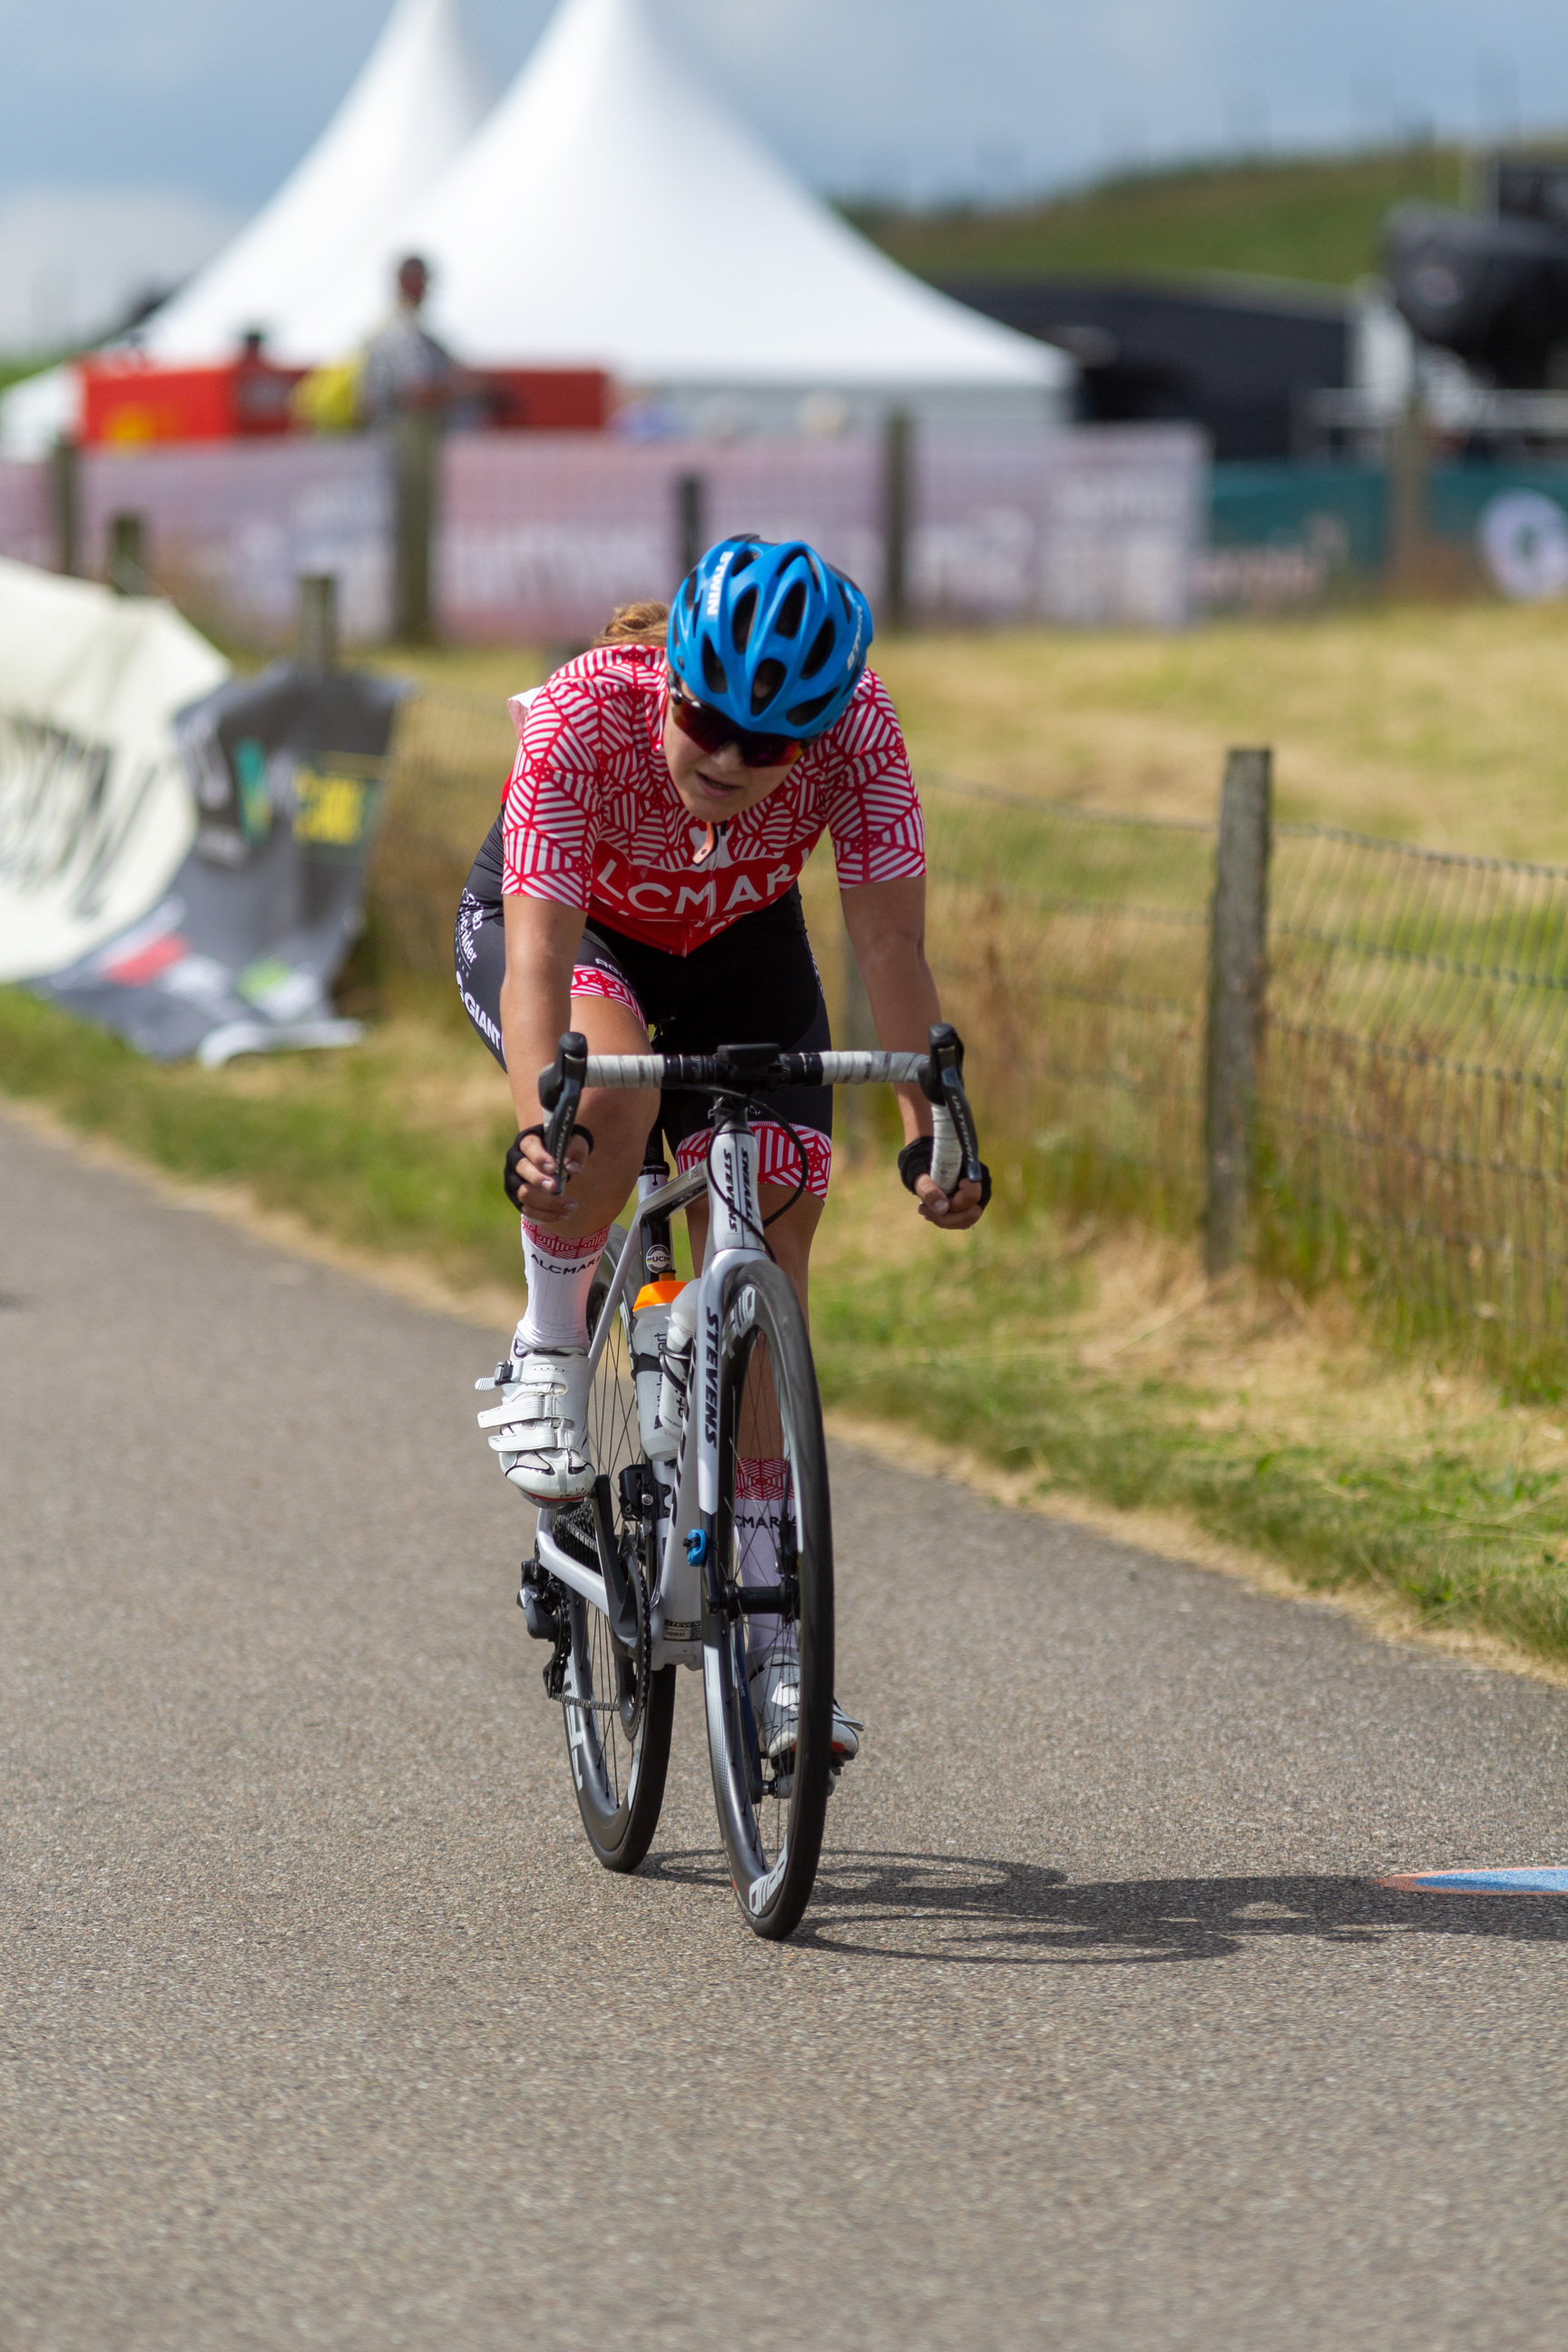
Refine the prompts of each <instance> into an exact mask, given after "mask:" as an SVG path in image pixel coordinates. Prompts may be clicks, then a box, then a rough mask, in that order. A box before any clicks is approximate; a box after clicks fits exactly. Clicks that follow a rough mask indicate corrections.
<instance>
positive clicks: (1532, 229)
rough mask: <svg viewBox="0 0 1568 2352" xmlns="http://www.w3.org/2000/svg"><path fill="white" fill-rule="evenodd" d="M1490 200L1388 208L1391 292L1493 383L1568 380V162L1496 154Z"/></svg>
mask: <svg viewBox="0 0 1568 2352" xmlns="http://www.w3.org/2000/svg"><path fill="white" fill-rule="evenodd" d="M1485 205H1486V209H1485V210H1484V211H1482V212H1479V213H1458V212H1450V211H1447V209H1445V208H1443V207H1441V206H1438V205H1398V206H1397V207H1396V209H1395V210H1394V212H1392V213H1391V214H1390V215H1389V216H1388V223H1387V226H1386V228H1385V230H1384V248H1385V256H1386V261H1387V268H1388V275H1389V278H1390V279H1391V281H1392V283H1393V287H1394V300H1395V301H1396V302H1397V303H1398V305H1399V308H1400V309H1401V310H1402V311H1403V312H1404V313H1405V318H1406V319H1407V320H1409V322H1410V324H1411V326H1412V327H1414V329H1415V332H1416V333H1417V334H1418V335H1420V336H1422V337H1423V338H1424V339H1425V341H1427V342H1429V343H1440V344H1441V345H1442V346H1443V348H1444V349H1445V350H1446V351H1450V352H1458V356H1459V357H1460V358H1461V359H1462V360H1464V361H1466V362H1468V364H1469V366H1471V367H1472V368H1473V369H1475V371H1476V372H1477V373H1479V374H1480V375H1482V376H1484V377H1486V378H1487V379H1488V380H1489V382H1490V383H1494V384H1497V385H1500V386H1502V387H1505V388H1507V389H1510V390H1514V391H1539V390H1541V389H1542V388H1543V387H1545V386H1547V385H1555V386H1559V387H1563V386H1568V163H1565V162H1563V160H1562V159H1560V158H1552V157H1547V156H1531V155H1498V156H1494V157H1493V158H1492V159H1491V162H1490V163H1489V166H1488V169H1487V177H1486V188H1485Z"/></svg>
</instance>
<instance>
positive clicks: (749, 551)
mask: <svg viewBox="0 0 1568 2352" xmlns="http://www.w3.org/2000/svg"><path fill="white" fill-rule="evenodd" d="M756 560H757V551H756V549H755V548H754V547H742V550H741V552H740V553H739V555H737V556H736V558H735V561H734V562H733V563H731V566H730V577H731V580H733V579H734V577H735V574H736V573H737V572H746V571H749V570H750V569H751V567H752V564H753V563H754V562H756Z"/></svg>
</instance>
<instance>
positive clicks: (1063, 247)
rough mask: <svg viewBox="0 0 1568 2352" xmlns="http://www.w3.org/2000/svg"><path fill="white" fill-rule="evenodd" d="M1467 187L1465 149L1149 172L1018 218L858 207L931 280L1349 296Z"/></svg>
mask: <svg viewBox="0 0 1568 2352" xmlns="http://www.w3.org/2000/svg"><path fill="white" fill-rule="evenodd" d="M1463 180H1464V164H1463V157H1462V154H1461V151H1460V150H1459V149H1458V148H1457V147H1451V146H1435V145H1434V146H1424V145H1423V146H1409V147H1401V148H1396V149H1393V150H1390V151H1387V152H1373V153H1369V154H1359V155H1337V156H1336V155H1313V156H1294V157H1284V158H1281V159H1280V160H1279V161H1278V162H1266V161H1262V160H1250V161H1247V162H1237V163H1194V164H1190V165H1188V166H1186V167H1184V168H1182V169H1176V170H1167V171H1151V172H1140V173H1129V174H1127V175H1126V176H1124V177H1120V178H1117V179H1114V180H1107V181H1103V182H1101V183H1100V184H1098V185H1096V186H1092V187H1088V188H1083V189H1079V190H1075V191H1073V192H1071V193H1070V194H1066V195H1060V196H1055V197H1052V198H1050V199H1049V200H1047V201H1046V202H1044V203H1041V204H1037V205H1030V206H1027V207H1023V208H1019V209H1017V210H1016V211H1005V212H983V211H980V210H977V209H972V208H953V209H947V210H943V211H936V212H922V213H911V212H902V211H897V210H893V209H891V208H888V207H883V206H869V205H862V206H855V205H851V206H848V207H847V210H848V213H849V216H850V218H851V219H852V220H853V221H854V222H855V224H856V226H858V227H859V228H861V229H862V230H864V231H865V233H866V234H867V235H868V236H871V237H873V238H874V239H875V240H876V242H877V243H878V244H879V245H880V246H881V247H882V248H883V249H884V251H885V252H887V253H889V254H890V255H891V256H892V257H893V259H894V260H895V261H899V262H901V263H902V264H903V266H904V267H905V268H907V269H912V270H915V271H917V272H918V273H919V274H920V275H921V277H924V278H960V277H965V276H973V277H994V278H1037V277H1050V276H1055V275H1058V274H1068V273H1078V274H1081V275H1091V274H1092V275H1094V276H1096V277H1102V276H1103V277H1117V278H1128V277H1132V278H1137V277H1180V276H1190V275H1193V274H1195V273H1201V272H1207V271H1212V270H1228V271H1239V272H1244V273H1246V274H1247V275H1248V276H1255V277H1266V278H1303V279H1307V280H1310V281H1312V282H1315V283H1317V284H1320V285H1324V286H1348V285H1351V284H1352V283H1353V281H1354V280H1355V279H1356V278H1360V277H1362V276H1363V275H1364V274H1365V273H1366V272H1367V271H1368V270H1371V269H1373V268H1376V266H1377V249H1378V237H1379V234H1380V231H1381V227H1382V224H1383V220H1384V215H1385V214H1386V213H1387V212H1388V210H1389V207H1390V206H1391V205H1395V204H1399V203H1401V202H1403V201H1405V199H1407V198H1420V199H1422V200H1424V201H1425V202H1426V203H1430V204H1447V205H1452V204H1458V202H1459V201H1460V197H1461V194H1462V188H1463Z"/></svg>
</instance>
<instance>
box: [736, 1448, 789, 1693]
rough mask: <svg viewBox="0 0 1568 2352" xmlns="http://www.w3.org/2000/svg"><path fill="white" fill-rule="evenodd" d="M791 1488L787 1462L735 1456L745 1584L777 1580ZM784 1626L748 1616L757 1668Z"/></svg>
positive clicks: (739, 1550) (738, 1528) (740, 1563)
mask: <svg viewBox="0 0 1568 2352" xmlns="http://www.w3.org/2000/svg"><path fill="white" fill-rule="evenodd" d="M788 1489H789V1465H788V1463H787V1462H780V1461H759V1460H754V1459H753V1460H748V1459H747V1458H746V1456H745V1455H744V1454H742V1455H741V1456H740V1457H739V1458H738V1459H737V1461H736V1464H735V1548H736V1552H737V1555H738V1566H739V1570H740V1577H741V1582H742V1585H758V1584H776V1583H777V1582H778V1574H779V1530H780V1528H782V1527H783V1525H784V1498H785V1496H786V1494H787V1492H788ZM783 1636H784V1620H783V1618H782V1617H774V1616H771V1615H770V1616H766V1617H763V1616H757V1617H748V1619H747V1620H746V1637H747V1647H748V1651H749V1654H750V1656H751V1659H752V1666H753V1668H754V1667H755V1666H756V1665H758V1664H760V1663H761V1661H762V1660H763V1657H764V1656H765V1655H766V1654H767V1653H768V1651H769V1650H770V1649H772V1648H773V1646H774V1644H775V1643H778V1642H779V1641H781V1640H782V1638H783Z"/></svg>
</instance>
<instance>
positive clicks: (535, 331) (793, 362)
mask: <svg viewBox="0 0 1568 2352" xmlns="http://www.w3.org/2000/svg"><path fill="white" fill-rule="evenodd" d="M403 252H418V253H421V254H423V255H425V256H426V257H427V258H428V259H429V261H430V263H431V265H432V268H433V271H434V274H435V288H434V291H433V294H432V298H431V302H430V316H431V323H432V325H433V327H434V328H435V329H436V331H437V332H438V333H440V334H441V335H443V336H444V337H445V338H446V339H447V340H448V341H450V343H451V345H452V347H453V349H454V351H455V352H457V353H458V356H459V357H460V358H462V359H465V360H468V361H469V362H473V363H475V364H480V365H482V364H485V363H487V362H488V363H491V364H498V363H503V362H513V363H521V362H529V363H533V364H551V363H557V364H562V365H579V366H580V365H597V366H602V367H607V368H608V369H609V370H610V371H611V373H613V374H615V375H616V377H617V378H618V379H619V380H620V381H621V382H622V383H626V384H630V385H633V386H636V387H637V388H639V389H641V390H643V391H646V392H647V393H650V394H655V395H657V396H658V397H659V398H661V399H662V400H663V401H665V402H666V403H668V404H670V405H671V406H672V407H674V408H675V409H676V411H677V412H678V413H679V414H680V415H684V416H685V417H686V418H687V419H688V420H689V421H699V420H700V415H701V413H702V411H703V410H704V408H706V409H708V410H709V411H710V413H711V412H712V411H713V410H714V407H715V402H716V396H717V398H718V401H719V402H720V403H721V404H723V403H728V404H729V405H730V406H731V408H732V409H734V410H738V411H739V412H740V413H741V415H742V416H743V417H744V419H745V420H746V421H750V422H752V423H754V424H759V425H779V424H783V423H785V422H787V421H789V420H790V419H792V418H793V416H794V415H795V412H796V410H797V409H798V406H799V404H800V402H801V401H802V399H803V397H804V396H805V395H809V394H830V395H837V398H838V400H839V401H840V402H841V403H842V404H846V405H847V407H848V408H849V409H850V410H851V411H854V412H858V413H865V412H867V411H868V410H869V411H873V412H874V411H875V410H877V409H879V408H881V407H884V406H885V405H886V404H888V402H889V399H891V398H895V397H897V398H900V399H902V400H905V401H907V402H908V403H909V404H910V405H911V406H913V407H914V408H916V409H917V411H920V412H921V413H923V414H924V415H926V416H927V417H928V418H931V419H933V420H934V419H935V418H938V417H941V418H945V419H949V420H951V421H953V422H960V421H963V422H978V421H981V420H982V419H984V420H986V421H990V422H1000V421H1003V420H1004V419H1013V420H1016V422H1018V423H1020V424H1029V425H1038V424H1039V423H1040V422H1041V421H1043V419H1044V418H1045V417H1046V415H1047V414H1048V413H1050V412H1051V410H1052V409H1053V407H1055V406H1056V405H1058V404H1059V402H1060V399H1061V395H1062V394H1063V392H1064V391H1065V388H1066V386H1067V384H1068V383H1069V382H1070V380H1071V376H1072V369H1071V365H1070V362H1068V361H1067V360H1066V359H1065V358H1064V357H1063V356H1062V355H1061V354H1060V353H1059V352H1053V351H1051V350H1049V349H1048V348H1047V346H1046V345H1044V344H1041V343H1037V342H1035V341H1031V340H1030V339H1029V338H1027V337H1026V336H1023V335H1018V334H1015V333H1014V332H1012V331H1010V330H1009V329H1007V328H1004V327H1000V326H997V325H995V324H994V323H993V322H992V321H991V320H986V319H982V318H980V317H979V316H978V315H977V314H976V313H974V312H973V311H971V310H966V309H964V307H963V305H962V304H960V303H956V302H952V301H950V300H948V299H947V298H946V297H945V296H943V295H941V294H938V293H936V292H935V291H933V289H931V288H930V287H928V286H925V285H922V284H921V282H920V281H919V280H918V279H917V278H911V277H910V276H909V275H908V274H907V273H906V272H905V271H903V270H901V269H900V268H897V266H896V265H895V264H894V263H892V262H890V261H889V260H888V259H887V258H886V257H885V256H883V255H882V254H880V253H879V252H878V251H877V250H876V248H875V247H872V246H871V245H869V244H868V243H867V242H866V241H865V239H864V238H862V237H860V236H857V235H856V234H855V232H854V231H853V230H852V229H850V228H848V227H847V226H846V225H845V224H844V223H843V222H842V221H840V220H839V219H837V217H836V215H833V214H832V213H830V212H829V211H828V210H827V209H826V206H825V205H821V204H819V203H818V202H817V201H816V199H815V198H814V197H813V196H811V195H810V194H808V193H807V192H806V191H805V189H804V188H803V187H801V186H800V185H798V184H797V183H796V182H795V181H794V180H793V179H792V178H791V177H790V176H789V175H788V174H787V173H785V172H784V170H782V169H781V168H780V166H779V165H778V164H777V163H774V162H773V159H772V158H771V157H770V156H769V155H767V154H766V153H764V152H763V149H762V148H761V147H760V146H759V145H758V144H757V142H755V141H754V140H753V139H752V137H751V136H750V135H749V133H748V132H747V131H745V130H743V129H742V127H741V125H740V124H739V123H737V122H736V121H734V120H733V119H732V118H731V116H730V115H729V114H728V113H727V112H726V111H725V110H724V109H723V108H722V107H721V105H720V104H719V103H718V102H717V101H716V100H714V99H712V98H711V97H710V96H709V95H708V94H707V93H706V92H704V91H703V90H702V89H700V88H698V87H697V86H696V85H695V84H694V83H693V82H692V81H691V80H690V79H689V78H688V76H687V75H686V74H685V73H684V72H683V71H682V70H681V69H680V68H679V67H678V66H677V65H676V63H675V62H674V61H673V60H672V59H671V58H669V57H668V56H667V55H666V53H665V52H664V50H663V49H662V47H661V46H660V44H659V43H658V40H657V39H656V38H655V37H654V35H653V33H652V32H651V30H650V28H649V26H648V25H647V20H646V18H645V16H644V14H643V10H642V7H641V5H640V0H563V5H562V6H561V8H560V10H559V11H558V13H557V15H556V16H555V17H554V18H553V20H552V23H551V25H550V26H549V27H548V29H547V31H546V32H545V34H544V37H543V38H542V40H541V42H540V44H539V46H538V47H537V48H536V49H535V51H534V52H533V55H532V57H531V58H530V59H529V62H528V63H527V65H526V66H525V67H524V68H523V70H522V72H521V74H520V75H519V77H518V79H517V80H516V81H515V82H514V83H513V85H512V87H511V89H510V91H509V92H508V93H507V95H506V96H505V97H504V98H503V99H502V100H501V101H500V104H499V105H498V106H497V108H496V110H495V111H494V113H493V114H492V115H491V116H490V117H489V121H487V122H486V123H485V125H484V127H483V128H482V129H481V130H480V131H478V132H477V134H476V135H475V137H474V138H473V139H472V140H471V141H470V142H469V144H468V147H467V148H466V149H465V151H464V152H463V153H462V155H461V156H459V157H458V161H457V162H456V163H454V164H453V165H452V166H451V168H450V169H449V170H448V171H447V173H445V175H444V176H443V178H442V179H441V180H440V182H439V183H438V184H437V185H436V186H434V187H433V188H432V189H431V190H430V192H429V193H428V194H427V195H426V196H425V197H423V198H422V199H421V200H419V201H418V202H416V204H415V205H413V206H411V207H410V208H409V209H408V210H407V211H406V212H405V213H404V214H403V215H401V217H399V218H397V219H395V220H389V222H388V225H387V232H386V234H385V235H384V236H383V237H382V239H381V240H380V241H379V245H378V246H377V247H366V248H363V252H362V256H361V257H360V258H359V259H358V260H357V261H356V263H355V265H354V266H353V268H350V269H349V270H347V271H346V272H344V273H342V274H341V275H340V276H338V277H336V278H333V279H332V280H331V282H330V283H329V282H328V280H327V279H326V278H324V277H323V278H321V279H319V280H318V285H319V288H320V292H319V295H318V298H317V299H315V300H314V302H313V303H312V304H310V306H307V307H302V308H301V309H300V310H299V311H298V312H296V313H291V316H290V329H289V340H290V341H291V343H293V344H295V345H297V347H298V348H299V349H300V351H301V352H307V351H308V352H310V353H311V354H312V355H317V356H326V355H328V354H331V353H335V352H340V351H342V350H343V349H345V348H346V347H348V346H350V345H351V344H353V342H354V341H356V340H357V339H358V338H360V337H361V336H363V334H364V333H365V332H366V331H367V330H368V329H369V328H370V327H371V325H372V324H373V322H374V319H375V318H376V316H377V314H378V313H379V312H380V310H382V309H383V308H384V302H385V287H386V282H387V276H388V272H389V269H390V268H391V266H392V264H393V262H394V261H395V258H396V257H397V255H398V254H400V253H403Z"/></svg>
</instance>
